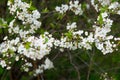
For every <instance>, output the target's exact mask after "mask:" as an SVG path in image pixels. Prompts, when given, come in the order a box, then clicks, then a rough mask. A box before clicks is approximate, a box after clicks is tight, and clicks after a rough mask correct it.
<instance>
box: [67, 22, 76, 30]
mask: <svg viewBox="0 0 120 80" xmlns="http://www.w3.org/2000/svg"><path fill="white" fill-rule="evenodd" d="M76 27H77V25H76V22H73V23H72V24H70V23H67V26H66V28H67V29H68V30H69V29H74V28H76Z"/></svg>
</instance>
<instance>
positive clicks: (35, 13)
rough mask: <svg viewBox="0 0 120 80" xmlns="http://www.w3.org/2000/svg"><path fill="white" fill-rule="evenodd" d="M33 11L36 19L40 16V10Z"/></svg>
mask: <svg viewBox="0 0 120 80" xmlns="http://www.w3.org/2000/svg"><path fill="white" fill-rule="evenodd" d="M32 13H33V18H35V19H38V18H40V13H39V12H38V10H34V11H32Z"/></svg>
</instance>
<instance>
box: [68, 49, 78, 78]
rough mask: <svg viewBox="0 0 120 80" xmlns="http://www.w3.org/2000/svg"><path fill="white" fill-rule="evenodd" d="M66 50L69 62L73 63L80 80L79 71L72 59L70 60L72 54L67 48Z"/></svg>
mask: <svg viewBox="0 0 120 80" xmlns="http://www.w3.org/2000/svg"><path fill="white" fill-rule="evenodd" d="M67 52H68V55H69V59H70V63H71V64H72V65H73V67H74V68H75V70H76V72H77V74H78V80H80V72H79V69H78V67H77V66H76V65H75V64H74V63H73V60H72V56H71V53H70V52H69V50H67Z"/></svg>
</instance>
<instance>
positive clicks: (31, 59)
mask: <svg viewBox="0 0 120 80" xmlns="http://www.w3.org/2000/svg"><path fill="white" fill-rule="evenodd" d="M97 1H98V4H97V3H95V1H94V0H91V4H92V6H93V7H94V8H95V9H96V11H97V12H99V13H98V17H97V19H96V20H95V21H94V24H93V25H92V26H91V28H92V31H85V30H79V29H78V25H77V22H68V23H67V25H66V31H67V32H64V33H61V34H62V36H60V39H57V38H55V37H53V36H52V34H50V33H49V31H48V32H47V31H46V32H44V33H43V34H40V35H39V36H35V35H34V33H36V30H37V29H38V28H40V26H41V21H39V18H40V15H41V14H40V12H39V11H38V10H37V9H34V10H31V9H30V8H31V5H30V4H28V3H26V2H22V0H13V1H11V0H10V1H8V7H9V10H10V13H11V14H12V15H13V16H14V19H13V20H11V22H9V24H8V26H7V28H8V33H9V34H10V36H13V35H15V36H14V37H13V38H12V39H11V37H10V36H5V37H4V39H3V42H1V43H0V54H1V58H0V65H1V66H2V67H3V68H6V69H11V65H12V61H11V59H14V61H19V60H22V61H24V64H23V65H22V66H21V67H22V69H23V70H24V71H26V72H29V71H32V72H33V75H34V76H36V75H37V74H40V73H42V72H43V71H44V70H46V69H50V68H53V63H52V61H51V60H50V59H49V58H48V57H47V55H49V54H50V53H51V50H52V49H56V48H58V49H59V50H60V51H64V49H66V48H67V49H69V50H76V49H83V48H84V49H86V50H92V49H93V45H94V46H95V47H96V48H97V49H98V50H100V51H101V52H102V53H103V54H107V53H112V52H113V51H114V50H116V47H117V45H116V44H115V41H120V38H119V37H118V38H117V37H114V36H113V35H111V34H109V33H110V31H111V27H112V25H113V20H112V19H110V17H109V16H110V14H114V13H115V14H120V10H119V9H120V5H119V3H118V2H111V1H110V0H97ZM99 3H100V4H99ZM81 6H82V4H80V3H79V1H77V0H75V1H70V2H69V4H68V5H67V4H62V6H61V7H58V6H57V7H56V8H55V10H56V11H57V12H59V13H61V14H64V13H66V12H67V11H68V10H70V11H73V12H74V13H75V15H77V16H80V15H84V14H83V10H82V8H81ZM106 6H107V8H106ZM104 7H105V9H106V10H103V9H102V8H104ZM17 20H20V22H19V23H18V22H17ZM36 65H37V67H36ZM32 67H35V69H34V70H31V69H30V68H32Z"/></svg>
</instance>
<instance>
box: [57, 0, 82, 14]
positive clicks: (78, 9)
mask: <svg viewBox="0 0 120 80" xmlns="http://www.w3.org/2000/svg"><path fill="white" fill-rule="evenodd" d="M55 9H56V11H57V12H59V13H61V14H64V13H66V12H67V11H68V10H71V11H73V12H74V13H75V15H82V14H83V10H82V8H81V4H79V1H77V0H76V1H73V2H72V1H70V2H69V5H67V4H62V5H61V7H58V6H57V7H56V8H55Z"/></svg>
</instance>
